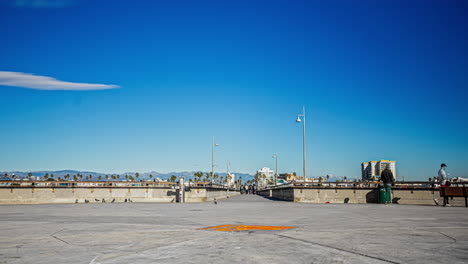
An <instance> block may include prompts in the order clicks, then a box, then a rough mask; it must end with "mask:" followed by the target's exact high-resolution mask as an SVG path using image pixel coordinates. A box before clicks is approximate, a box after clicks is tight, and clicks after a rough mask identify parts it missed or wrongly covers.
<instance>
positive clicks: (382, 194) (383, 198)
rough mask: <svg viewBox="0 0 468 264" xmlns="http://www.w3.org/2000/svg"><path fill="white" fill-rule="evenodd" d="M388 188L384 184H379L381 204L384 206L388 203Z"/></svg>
mask: <svg viewBox="0 0 468 264" xmlns="http://www.w3.org/2000/svg"><path fill="white" fill-rule="evenodd" d="M385 187H386V186H385V185H384V184H383V183H380V184H379V203H381V204H384V203H386V202H387V192H386V188H385Z"/></svg>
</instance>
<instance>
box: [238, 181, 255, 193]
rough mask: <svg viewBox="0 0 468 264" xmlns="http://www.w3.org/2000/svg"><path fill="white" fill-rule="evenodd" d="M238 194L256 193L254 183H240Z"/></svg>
mask: <svg viewBox="0 0 468 264" xmlns="http://www.w3.org/2000/svg"><path fill="white" fill-rule="evenodd" d="M239 191H240V194H241V195H242V194H245V195H247V194H256V193H257V186H256V185H255V184H250V185H241V186H240V187H239Z"/></svg>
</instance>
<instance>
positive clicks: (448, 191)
mask: <svg viewBox="0 0 468 264" xmlns="http://www.w3.org/2000/svg"><path fill="white" fill-rule="evenodd" d="M439 192H440V197H442V198H444V206H445V205H446V204H447V200H448V197H464V198H465V207H468V187H466V186H465V184H463V185H462V186H449V187H440V189H439Z"/></svg>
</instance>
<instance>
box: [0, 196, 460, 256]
mask: <svg viewBox="0 0 468 264" xmlns="http://www.w3.org/2000/svg"><path fill="white" fill-rule="evenodd" d="M0 221H1V223H0V263H67V264H72V263H86V264H88V263H94V264H96V263H101V264H107V263H126V264H127V263H243V264H245V263H467V262H468V209H467V208H464V207H445V208H443V207H436V206H418V205H380V204H307V203H291V202H282V201H271V200H269V199H267V198H263V197H259V196H237V197H232V198H229V199H226V200H222V201H219V202H218V204H214V203H212V202H209V203H192V204H174V203H118V204H110V203H105V204H40V205H0ZM225 224H233V225H238V224H243V225H271V226H295V227H297V228H295V229H289V230H284V231H241V232H217V231H207V230H196V229H197V228H202V227H209V226H218V225H225Z"/></svg>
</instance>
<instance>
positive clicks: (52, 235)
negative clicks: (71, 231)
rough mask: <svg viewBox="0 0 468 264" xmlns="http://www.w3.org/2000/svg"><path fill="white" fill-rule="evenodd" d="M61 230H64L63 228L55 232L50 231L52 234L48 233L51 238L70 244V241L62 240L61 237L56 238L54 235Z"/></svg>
mask: <svg viewBox="0 0 468 264" xmlns="http://www.w3.org/2000/svg"><path fill="white" fill-rule="evenodd" d="M63 230H65V229H62V230H59V231H57V232H55V233H52V234H50V236H51V237H53V238H55V239H57V240H59V241H62V242H63V243H65V244H67V245H70V243H68V242H67V241H65V240H63V239H61V238H58V237H56V236H55V234H57V233H60V232H62V231H63Z"/></svg>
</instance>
